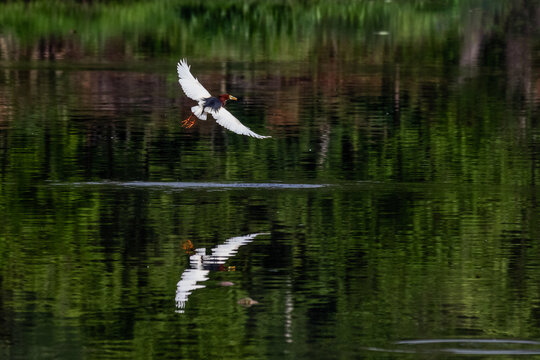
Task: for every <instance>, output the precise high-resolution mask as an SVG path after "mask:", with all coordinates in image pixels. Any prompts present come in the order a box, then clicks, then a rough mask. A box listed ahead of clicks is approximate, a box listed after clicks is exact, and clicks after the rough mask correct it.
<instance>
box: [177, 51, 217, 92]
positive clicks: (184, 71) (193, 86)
mask: <svg viewBox="0 0 540 360" xmlns="http://www.w3.org/2000/svg"><path fill="white" fill-rule="evenodd" d="M176 69H177V70H178V82H179V83H180V85H181V86H182V90H184V92H185V93H186V95H187V97H189V98H192V99H193V100H201V99H203V98H208V97H210V96H211V95H210V93H209V92H208V90H206V89H205V88H204V86H202V85H201V83H200V82H199V80H197V79H196V78H195V77H193V75H191V72H190V71H189V65H188V64H187V62H186V60H185V59H182V60H180V62H179V63H178V66H177V67H176Z"/></svg>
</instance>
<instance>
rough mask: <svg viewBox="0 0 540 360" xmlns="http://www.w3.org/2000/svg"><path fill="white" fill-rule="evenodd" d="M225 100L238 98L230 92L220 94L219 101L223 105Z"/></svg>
mask: <svg viewBox="0 0 540 360" xmlns="http://www.w3.org/2000/svg"><path fill="white" fill-rule="evenodd" d="M227 100H238V99H237V98H235V97H234V96H232V95H231V94H222V95H219V101H221V103H222V104H223V105H225V103H226V102H227Z"/></svg>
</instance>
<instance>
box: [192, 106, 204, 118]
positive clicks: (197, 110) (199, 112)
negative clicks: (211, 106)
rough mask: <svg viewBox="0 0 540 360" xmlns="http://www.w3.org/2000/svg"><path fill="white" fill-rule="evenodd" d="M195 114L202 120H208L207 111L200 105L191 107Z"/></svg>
mask: <svg viewBox="0 0 540 360" xmlns="http://www.w3.org/2000/svg"><path fill="white" fill-rule="evenodd" d="M191 112H192V113H193V115H195V116H196V117H198V118H199V119H201V120H206V116H207V113H205V112H204V108H203V107H202V106H200V105H195V106H193V107H192V108H191Z"/></svg>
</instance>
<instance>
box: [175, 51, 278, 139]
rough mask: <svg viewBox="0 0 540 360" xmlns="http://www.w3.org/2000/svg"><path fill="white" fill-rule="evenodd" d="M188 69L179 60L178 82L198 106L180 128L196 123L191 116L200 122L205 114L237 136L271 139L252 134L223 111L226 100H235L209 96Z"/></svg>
mask: <svg viewBox="0 0 540 360" xmlns="http://www.w3.org/2000/svg"><path fill="white" fill-rule="evenodd" d="M189 68H190V66H189V65H188V64H187V62H186V60H185V59H182V60H180V62H179V63H178V66H177V70H178V82H179V83H180V85H181V86H182V89H183V90H184V92H185V93H186V95H187V97H189V98H191V99H193V100H195V101H197V102H198V105H195V106H193V107H192V108H191V115H190V116H189V117H188V118H187V119H186V120H184V121H182V126H184V127H186V128H190V127H192V126H193V125H194V124H195V121H196V119H193V120H191V118H192V117H193V115H195V116H196V117H197V118H199V119H201V120H206V116H207V114H211V115H212V116H213V117H214V119H216V122H217V123H218V124H219V125H221V126H223V127H224V128H226V129H229V130H231V131H232V132H235V133H237V134H240V135H247V136H252V137H254V138H257V139H265V138H269V137H271V136H263V135H259V134H257V133H254V132H253V131H251V130H250V129H249V128H248V127H247V126H245V125H243V124H242V123H241V122H240V120H238V119H237V118H236V117H234V115H233V114H231V113H230V112H228V111H227V110H226V109H225V103H226V102H227V100H237V98H235V97H234V96H232V95H229V94H222V95H220V96H219V97H214V96H212V95H210V93H209V92H208V90H206V89H205V88H204V86H202V85H201V83H200V82H199V80H197V79H196V78H195V77H194V76H193V75H192V74H191V72H190V71H189Z"/></svg>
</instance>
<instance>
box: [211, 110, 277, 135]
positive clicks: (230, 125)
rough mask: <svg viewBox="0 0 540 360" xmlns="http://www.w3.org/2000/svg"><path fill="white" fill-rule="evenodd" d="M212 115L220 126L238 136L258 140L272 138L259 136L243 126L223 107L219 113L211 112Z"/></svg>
mask: <svg viewBox="0 0 540 360" xmlns="http://www.w3.org/2000/svg"><path fill="white" fill-rule="evenodd" d="M210 114H212V116H213V117H214V119H216V122H217V123H218V124H219V125H221V126H223V127H224V128H226V129H229V130H231V131H232V132H235V133H237V134H240V135H247V136H252V137H254V138H257V139H266V138H269V137H271V136H263V135H259V134H257V133H254V132H253V131H251V130H249V128H248V127H247V126H245V125H243V124H242V123H241V122H240V120H238V119H237V118H235V117H234V115H233V114H231V113H230V112H229V111H227V109H225V108H224V107H221V108H220V109H219V110H218V111H211V112H210Z"/></svg>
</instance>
